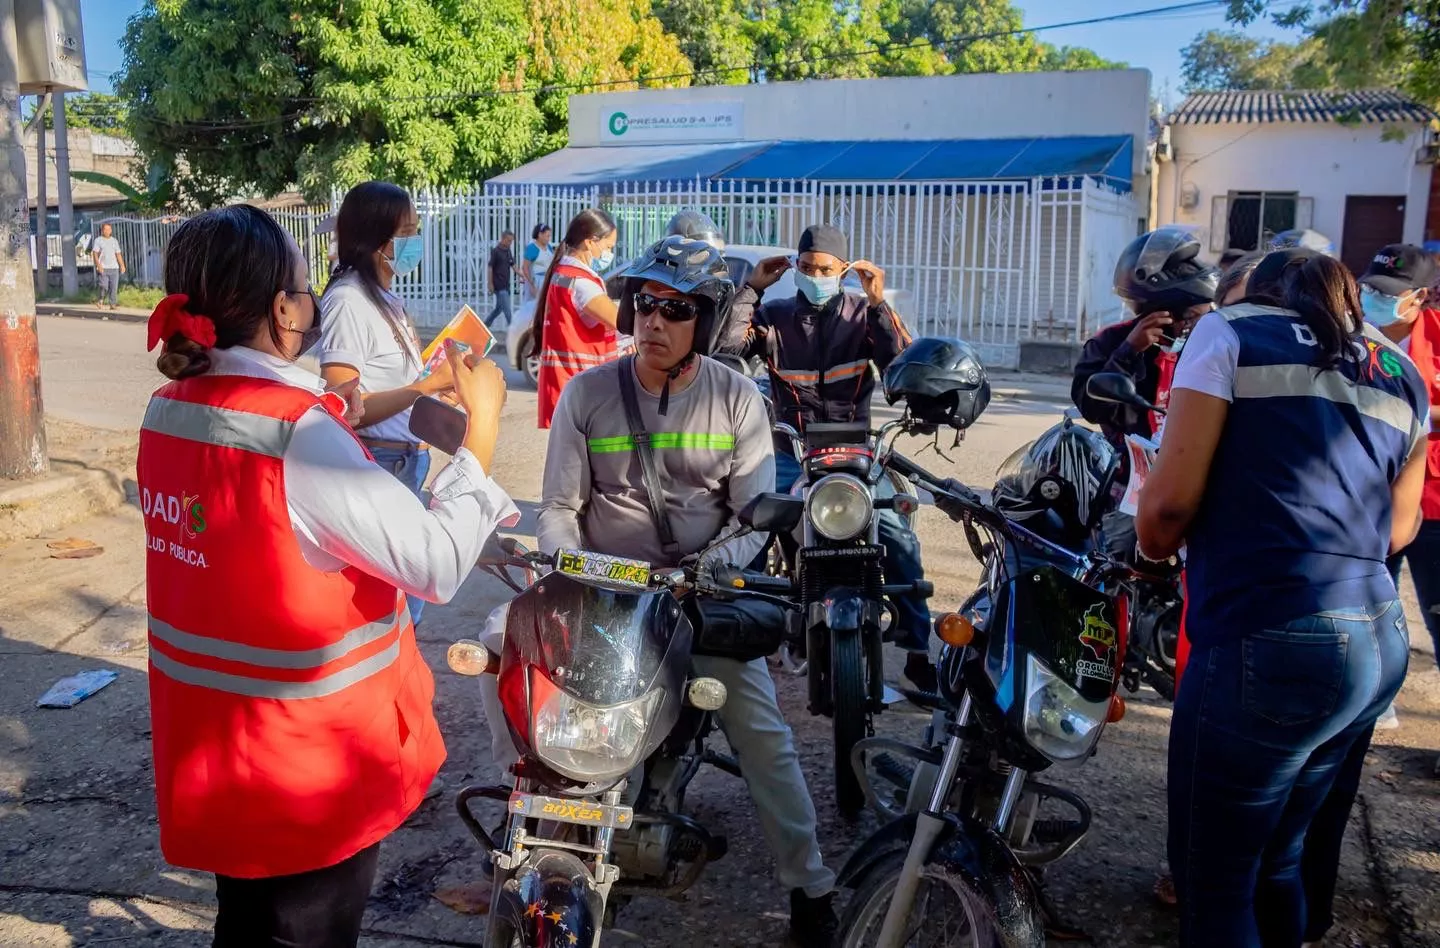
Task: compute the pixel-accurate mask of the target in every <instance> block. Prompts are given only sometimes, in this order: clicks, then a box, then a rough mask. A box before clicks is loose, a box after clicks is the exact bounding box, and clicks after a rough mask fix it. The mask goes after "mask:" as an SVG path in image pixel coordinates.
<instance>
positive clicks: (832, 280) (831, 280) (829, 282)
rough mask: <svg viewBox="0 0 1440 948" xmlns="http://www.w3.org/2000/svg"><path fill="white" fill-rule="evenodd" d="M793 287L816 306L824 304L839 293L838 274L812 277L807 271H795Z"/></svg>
mask: <svg viewBox="0 0 1440 948" xmlns="http://www.w3.org/2000/svg"><path fill="white" fill-rule="evenodd" d="M795 287H796V289H798V290H799V291H800V292H801V293H803V294H805V298H806V299H807V300H809V301H810V302H811V303H814V304H815V305H816V306H824V305H825V304H826V303H828V302H830V300H832V299H834V298H835V297H836V296H839V295H840V278H839V277H838V276H830V277H813V276H810V275H809V274H808V273H801V272H800V271H799V270H796V271H795Z"/></svg>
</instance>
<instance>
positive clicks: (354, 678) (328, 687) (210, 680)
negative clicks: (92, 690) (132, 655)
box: [150, 641, 400, 701]
mask: <svg viewBox="0 0 1440 948" xmlns="http://www.w3.org/2000/svg"><path fill="white" fill-rule="evenodd" d="M399 657H400V642H399V641H396V642H395V644H394V645H391V646H390V647H389V648H387V649H385V651H383V652H377V653H375V654H374V655H372V656H370V657H369V658H367V659H365V660H364V661H363V662H356V663H355V664H354V665H351V666H350V667H349V668H345V669H342V670H341V671H337V672H335V673H334V674H331V675H326V676H325V677H324V678H316V679H314V680H313V681H272V680H270V679H267V678H249V677H246V676H244V675H232V674H230V673H228V672H218V671H213V670H211V669H209V668H195V667H194V666H192V665H183V664H181V663H180V662H177V661H175V659H173V658H171V657H170V656H168V655H166V654H164V653H163V652H159V651H156V650H155V649H151V650H150V664H151V665H152V666H153V667H154V668H155V669H156V670H157V671H159V672H161V673H162V674H164V675H165V676H166V677H167V678H173V679H174V680H176V681H178V682H180V683H181V684H186V685H195V686H196V687H198V688H209V689H211V690H212V691H223V692H225V693H227V694H232V695H242V696H243V697H246V698H277V699H280V700H282V701H291V700H295V699H297V698H324V697H327V696H329V695H333V694H336V693H338V692H341V691H344V690H345V689H346V688H349V687H350V686H351V685H354V684H356V683H358V682H361V681H364V680H365V679H366V678H369V677H370V676H372V675H376V674H379V673H380V672H382V671H384V670H385V669H387V668H389V667H390V666H391V665H393V664H395V660H396V659H397V658H399Z"/></svg>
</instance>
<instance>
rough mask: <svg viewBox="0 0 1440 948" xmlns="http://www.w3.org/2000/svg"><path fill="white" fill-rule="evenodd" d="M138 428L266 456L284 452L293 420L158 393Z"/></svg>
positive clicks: (280, 455)
mask: <svg viewBox="0 0 1440 948" xmlns="http://www.w3.org/2000/svg"><path fill="white" fill-rule="evenodd" d="M141 428H143V429H145V430H147V431H155V432H158V433H160V434H165V435H170V436H171V437H175V438H184V439H185V440H186V441H198V442H200V443H201V444H210V445H214V446H215V447H218V448H239V449H240V450H242V451H250V452H253V453H255V454H263V455H265V456H267V457H272V458H279V457H284V456H285V447H286V445H288V444H289V443H290V436H291V434H293V433H294V431H295V425H294V423H293V422H289V421H281V420H280V419H279V418H271V417H269V416H268V415H256V414H253V413H251V412H246V411H235V410H234V409H230V408H216V407H214V406H213V405H200V404H196V403H195V402H182V401H180V400H178V399H174V398H165V397H163V396H160V395H156V396H153V397H152V398H151V399H150V406H149V407H148V408H146V409H145V421H144V423H143V424H142V425H141Z"/></svg>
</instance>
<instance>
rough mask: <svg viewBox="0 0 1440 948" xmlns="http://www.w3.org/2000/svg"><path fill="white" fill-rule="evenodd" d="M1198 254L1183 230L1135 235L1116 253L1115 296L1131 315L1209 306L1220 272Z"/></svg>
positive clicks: (1193, 240) (1191, 236) (1191, 237)
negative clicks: (1125, 305)
mask: <svg viewBox="0 0 1440 948" xmlns="http://www.w3.org/2000/svg"><path fill="white" fill-rule="evenodd" d="M1199 255H1200V241H1199V240H1197V239H1196V238H1195V235H1194V234H1192V233H1191V232H1190V231H1188V230H1186V229H1184V228H1183V227H1159V228H1156V229H1155V230H1152V231H1150V232H1149V233H1147V234H1141V235H1140V236H1139V237H1136V238H1135V239H1134V240H1132V241H1130V243H1129V244H1128V245H1127V246H1126V247H1125V249H1124V250H1123V251H1121V252H1120V259H1119V260H1118V261H1117V262H1116V264H1115V295H1116V296H1118V297H1120V298H1121V299H1122V300H1124V301H1125V302H1126V303H1127V304H1128V305H1129V306H1130V309H1131V311H1132V312H1134V313H1135V315H1136V316H1148V315H1150V314H1151V313H1157V312H1167V313H1176V314H1179V313H1183V312H1185V310H1187V309H1189V308H1190V307H1192V306H1198V305H1200V304H1202V303H1211V302H1214V300H1215V290H1216V288H1217V287H1218V286H1219V283H1220V270H1219V269H1218V268H1216V267H1212V266H1210V265H1209V264H1207V263H1205V262H1204V261H1202V260H1201V259H1200V257H1199Z"/></svg>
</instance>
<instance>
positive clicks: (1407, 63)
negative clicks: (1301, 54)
mask: <svg viewBox="0 0 1440 948" xmlns="http://www.w3.org/2000/svg"><path fill="white" fill-rule="evenodd" d="M1229 16H1230V19H1231V21H1232V22H1234V23H1236V24H1238V25H1241V26H1245V25H1249V24H1251V23H1254V22H1255V21H1257V20H1259V19H1261V18H1263V17H1268V18H1270V19H1271V20H1273V21H1274V22H1275V23H1277V24H1278V25H1280V26H1283V27H1288V28H1293V29H1297V30H1300V31H1301V33H1302V35H1303V36H1304V37H1305V38H1306V39H1307V40H1308V41H1309V42H1310V43H1313V44H1314V45H1315V48H1316V49H1317V50H1318V51H1319V55H1320V58H1319V60H1318V61H1319V63H1320V64H1321V65H1323V68H1324V71H1325V74H1326V75H1327V76H1328V77H1329V79H1330V81H1331V83H1332V84H1333V85H1334V86H1335V87H1338V88H1342V89H1359V88H1367V87H1380V86H1384V87H1395V88H1399V89H1402V90H1404V91H1405V92H1408V93H1409V94H1410V95H1412V96H1414V97H1415V98H1416V99H1419V100H1420V101H1423V102H1428V103H1431V104H1435V103H1437V102H1440V3H1437V2H1436V0H1312V2H1300V3H1294V4H1291V3H1285V4H1278V3H1272V2H1270V0H1230V10H1229Z"/></svg>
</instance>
